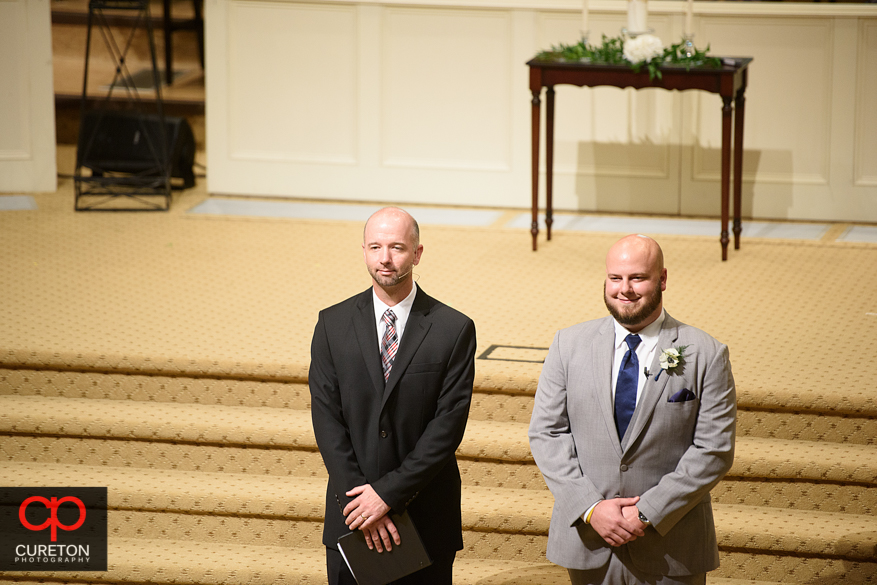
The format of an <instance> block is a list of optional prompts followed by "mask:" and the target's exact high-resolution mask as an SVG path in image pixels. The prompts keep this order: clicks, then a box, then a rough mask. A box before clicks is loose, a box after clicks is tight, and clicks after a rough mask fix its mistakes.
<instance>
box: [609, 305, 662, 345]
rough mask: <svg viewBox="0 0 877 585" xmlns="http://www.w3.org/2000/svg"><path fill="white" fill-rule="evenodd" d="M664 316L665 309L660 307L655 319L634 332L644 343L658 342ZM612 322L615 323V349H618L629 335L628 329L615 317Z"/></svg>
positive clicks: (652, 343)
mask: <svg viewBox="0 0 877 585" xmlns="http://www.w3.org/2000/svg"><path fill="white" fill-rule="evenodd" d="M666 316H667V313H666V311H664V309H661V314H660V315H658V318H657V319H655V320H654V321H653V322H651V323H649V324H648V325H646V326H645V327H643V328H642V329H641V330H640V331H638V332H637V333H636V334H637V335H639V337H640V340H641V342H642V343H643V344H644V345H646V346H650V345H654V344H657V343H658V336H659V335H660V334H661V327H662V326H663V325H664V319H665V318H666ZM612 323H613V324H614V325H615V349H618V348H619V347H621V345H622V344H624V338H625V337H627V336H628V335H630V331H628V330H627V329H626V328H625V327H624V325H622V324H621V323H619V322H618V321H616V320H615V319H612Z"/></svg>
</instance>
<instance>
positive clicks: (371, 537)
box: [343, 484, 402, 552]
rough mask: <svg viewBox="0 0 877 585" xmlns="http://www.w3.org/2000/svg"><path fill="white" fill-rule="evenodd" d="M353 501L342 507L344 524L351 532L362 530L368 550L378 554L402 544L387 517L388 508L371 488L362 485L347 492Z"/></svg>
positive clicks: (394, 527) (393, 525) (394, 526)
mask: <svg viewBox="0 0 877 585" xmlns="http://www.w3.org/2000/svg"><path fill="white" fill-rule="evenodd" d="M347 497H349V498H353V500H352V501H351V502H350V503H349V504H347V506H345V507H344V512H343V513H344V516H346V519H345V520H344V523H345V524H347V526H348V527H349V528H350V529H351V530H362V532H363V534H364V535H365V543H366V544H367V545H368V547H369V549H372V550H373V549H375V548H377V549H378V552H384V548H386V549H387V550H393V543H394V542H395V543H396V544H402V538H401V537H400V536H399V531H398V530H396V525H395V524H393V521H392V520H390V517H389V516H387V512H389V511H390V507H389V506H388V505H387V504H385V503H384V500H382V499H381V496H379V495H378V494H377V492H376V491H375V490H374V488H373V487H372V486H370V485H369V484H363V485H361V486H357V487H355V488H353V489H352V490H350V491H349V492H347Z"/></svg>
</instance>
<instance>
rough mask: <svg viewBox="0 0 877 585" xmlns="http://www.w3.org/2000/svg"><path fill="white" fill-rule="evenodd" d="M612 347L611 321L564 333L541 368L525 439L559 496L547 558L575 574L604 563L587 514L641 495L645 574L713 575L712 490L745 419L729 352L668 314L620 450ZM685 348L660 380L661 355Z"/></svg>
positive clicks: (604, 551) (606, 551)
mask: <svg viewBox="0 0 877 585" xmlns="http://www.w3.org/2000/svg"><path fill="white" fill-rule="evenodd" d="M614 341H615V330H614V327H613V321H612V318H611V317H608V316H607V317H605V318H603V319H598V320H595V321H588V322H586V323H580V324H578V325H574V326H572V327H569V328H567V329H563V330H561V331H559V332H558V333H557V335H556V336H555V338H554V342H553V343H552V344H551V349H550V350H549V352H548V357H547V358H546V359H545V365H544V366H543V368H542V375H541V376H540V378H539V387H538V390H537V392H536V401H535V405H534V408H533V416H532V418H531V420H530V433H529V435H530V448H531V450H532V452H533V457H534V458H535V459H536V464H537V465H538V466H539V469H540V471H541V472H542V474H543V476H544V477H545V482H546V483H547V484H548V488H549V489H550V490H551V492H552V494H553V495H554V510H553V512H552V515H551V527H550V530H549V535H548V559H549V560H550V561H552V562H554V563H556V564H558V565H561V566H564V567H567V568H573V569H595V568H599V567H602V566H604V565H605V564H606V563H608V562H609V557H610V554H611V550H610V549H611V547H610V546H609V545H608V544H607V543H606V542H605V541H604V540H603V539H602V538H601V537H600V535H599V534H597V532H596V531H595V530H594V529H593V528H592V527H591V526H590V525H588V524H585V523H584V522H583V521H582V518H581V517H582V514H584V513H585V512H586V511H587V510H588V508H590V507H591V506H592V505H593V504H595V503H596V502H598V501H600V500H603V499H609V498H615V497H633V496H640V501H639V503H638V504H637V507H638V508H639V509H640V511H641V512H642V513H643V514H645V516H646V517H647V518H648V519H649V520H650V521H651V523H652V525H651V526H649V527H648V528H647V529H646V534H645V536H642V537H640V538H637V539H636V540H634V541H632V542H630V543H628V544H626V545H623V546H626V547H627V548H628V551H629V553H630V558H631V561H632V562H633V564H634V565H635V566H636V567H637V568H638V569H640V570H641V571H644V572H647V573H651V574H656V575H689V574H697V573H704V572H707V571H710V570H712V569H715V568H716V567H718V566H719V555H718V546H717V543H716V532H715V526H714V524H713V514H712V506H711V505H710V495H709V492H710V490H711V489H712V488H713V487H714V486H715V485H716V484H717V483H718V482H719V480H720V479H722V477H723V476H724V475H725V473H727V471H728V470H729V469H730V468H731V463H732V462H733V459H734V437H735V427H736V418H737V403H736V395H735V390H734V378H733V376H732V374H731V364H730V362H729V361H728V348H727V346H725V345H722V344H721V343H719V342H718V341H716V340H715V339H713V338H712V337H711V336H709V335H707V334H706V333H704V332H703V331H701V330H699V329H695V328H694V327H689V326H687V325H685V324H683V323H680V322H679V321H676V320H675V319H673V318H672V317H670V315H669V314H668V315H667V316H666V319H665V320H664V324H663V326H662V328H661V333H660V337H659V341H658V347H657V351H656V352H655V358H654V361H653V363H651V364H649V366H648V369H649V372H650V376H649V378H648V380H647V381H646V383H645V386H644V388H643V390H642V394H641V396H640V399H639V401H638V403H637V406H636V410H635V411H634V413H633V418H632V419H631V421H630V426H629V428H628V432H627V434H626V435H625V439H624V442H623V443H622V442H621V441H620V440H619V439H618V432H617V431H616V429H615V422H614V418H613V401H612V390H611V388H612V386H611V380H612V377H613V376H614V375H615V372H613V371H612V370H613V364H612V360H613V353H614ZM680 345H687V346H688V348H687V349H686V350H685V352H684V356H685V362H684V364H682V365H680V366H678V367H677V368H674V369H672V370H668V371H662V370H661V369H660V366H659V365H658V358H659V356H660V354H661V352H662V351H663V350H665V349H669V348H672V347H677V346H680ZM686 389H687V390H690V392H684V390H686ZM680 396H681V397H682V398H688V399H687V400H683V401H677V400H679V399H680ZM671 398H673V400H671Z"/></svg>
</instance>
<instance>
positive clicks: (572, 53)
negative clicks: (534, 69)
mask: <svg viewBox="0 0 877 585" xmlns="http://www.w3.org/2000/svg"><path fill="white" fill-rule="evenodd" d="M709 50H710V48H709V45H707V47H706V49H703V50H700V49H697V48H696V47H695V49H694V53H693V54H692V55H691V56H687V55H686V54H685V40H682V41H680V42H678V43H676V44H675V45H670V46H669V47H664V52H663V54H661V55H659V56H657V57H655V58H653V59H651V60H650V61H639V62H637V63H631V62H630V61H628V60H627V59H625V58H624V37H621V36H619V37H611V38H610V37H607V36H606V35H603V42H602V43H601V44H599V45H596V46H594V45H587V44H585V43H584V42H583V41H579V42H578V43H576V44H574V45H567V44H565V43H561V44H559V45H552V47H551V49H550V50H548V51H541V52H540V53H538V54H537V55H536V60H537V61H554V62H567V63H594V64H597V65H629V66H630V68H631V69H633V71H635V72H637V73H639V71H640V70H641V69H642V68H643V66H645V67H646V68H647V69H648V71H649V79H661V67H665V66H676V67H685V70H686V71H688V70H689V69H691V68H692V67H695V68H697V67H721V66H722V62H721V60H720V59H719V58H718V57H710V56H709V55H708V54H707V53H709Z"/></svg>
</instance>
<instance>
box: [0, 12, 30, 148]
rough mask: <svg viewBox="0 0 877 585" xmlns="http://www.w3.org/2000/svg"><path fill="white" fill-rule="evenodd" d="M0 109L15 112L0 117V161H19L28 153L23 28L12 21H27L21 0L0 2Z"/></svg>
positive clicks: (26, 77) (28, 81)
mask: <svg viewBox="0 0 877 585" xmlns="http://www.w3.org/2000/svg"><path fill="white" fill-rule="evenodd" d="M0 22H2V23H6V24H3V25H0V27H2V28H0V30H2V31H3V32H2V34H0V55H3V59H0V79H2V80H3V86H4V91H0V112H18V115H17V116H2V117H0V128H2V132H0V160H22V159H27V158H29V157H30V155H31V145H30V136H29V135H28V128H29V127H30V118H31V115H30V114H31V113H30V108H29V107H28V94H29V93H30V92H29V90H30V72H29V71H28V63H27V55H26V52H27V38H26V35H27V27H24V26H15V23H18V24H20V23H24V22H27V12H26V10H25V6H24V2H0Z"/></svg>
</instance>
